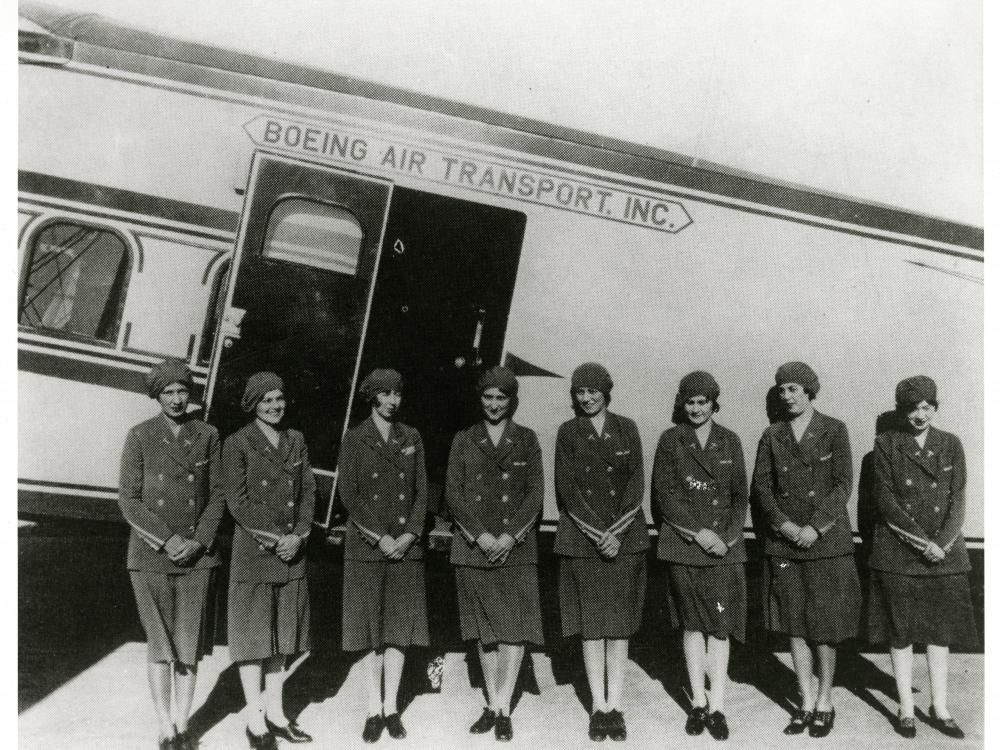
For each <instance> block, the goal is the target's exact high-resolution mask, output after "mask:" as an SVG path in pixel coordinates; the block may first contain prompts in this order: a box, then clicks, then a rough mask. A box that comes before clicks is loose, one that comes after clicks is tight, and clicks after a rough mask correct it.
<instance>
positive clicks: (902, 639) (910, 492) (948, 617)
mask: <svg viewBox="0 0 1000 750" xmlns="http://www.w3.org/2000/svg"><path fill="white" fill-rule="evenodd" d="M937 408H938V401H937V386H936V385H935V383H934V381H933V380H931V379H930V378H928V377H926V376H925V375H916V376H914V377H911V378H906V379H905V380H903V381H902V382H901V383H900V384H899V385H898V386H896V413H897V415H898V417H899V423H900V425H901V428H902V429H899V430H890V431H887V432H883V433H882V434H881V435H879V436H878V437H877V438H876V439H875V492H876V503H877V506H878V513H879V515H878V519H877V521H876V526H875V537H874V541H873V544H872V553H871V557H870V559H869V561H868V565H869V567H870V568H871V570H872V574H871V596H870V598H869V612H868V626H869V637H870V638H871V639H872V641H874V642H884V641H888V642H889V645H890V654H891V656H892V671H893V674H894V675H895V677H896V687H897V689H898V691H899V704H900V705H899V717H898V721H897V725H896V731H897V732H899V734H901V735H903V736H904V737H908V738H912V737H915V736H916V733H917V726H916V721H915V717H914V712H913V644H914V642H916V643H923V644H926V646H927V667H928V672H929V673H930V683H931V706H930V711H929V715H930V719H931V724H932V725H933V726H935V727H936V728H937V729H938V730H940V731H941V732H943V733H944V734H946V735H948V736H949V737H954V738H958V739H960V738H962V737H964V736H965V735H964V733H963V732H962V730H961V729H960V728H959V726H958V724H956V723H955V720H954V719H953V718H952V716H951V713H950V712H949V711H948V653H949V649H950V647H951V646H966V647H975V646H977V645H978V638H977V634H976V626H975V621H974V619H973V613H972V599H971V596H970V594H969V578H968V571H969V570H970V566H969V555H968V553H967V552H966V549H965V538H964V537H963V536H962V521H963V519H964V516H965V454H964V453H963V451H962V443H961V442H960V441H959V439H958V438H957V437H955V436H954V435H952V434H950V433H948V432H943V431H941V430H939V429H937V428H935V427H932V426H931V422H932V421H933V420H934V416H935V414H936V413H937Z"/></svg>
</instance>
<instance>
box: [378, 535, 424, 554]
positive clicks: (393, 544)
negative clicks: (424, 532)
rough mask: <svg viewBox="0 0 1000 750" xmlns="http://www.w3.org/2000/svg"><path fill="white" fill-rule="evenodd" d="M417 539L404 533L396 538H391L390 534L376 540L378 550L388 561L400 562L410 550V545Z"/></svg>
mask: <svg viewBox="0 0 1000 750" xmlns="http://www.w3.org/2000/svg"><path fill="white" fill-rule="evenodd" d="M416 538H417V537H416V536H415V535H414V534H412V533H410V532H409V531H405V532H403V533H402V534H400V535H399V536H398V537H395V538H394V537H392V535H390V534H384V535H383V536H382V538H381V539H379V540H378V548H379V550H380V551H381V552H382V554H383V555H385V557H386V559H388V560H402V559H403V558H404V557H405V556H406V553H407V552H408V551H409V549H410V545H411V544H413V542H414V540H415V539H416Z"/></svg>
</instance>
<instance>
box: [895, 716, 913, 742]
mask: <svg viewBox="0 0 1000 750" xmlns="http://www.w3.org/2000/svg"><path fill="white" fill-rule="evenodd" d="M896 734H898V735H899V736H900V737H906V739H908V740H912V739H913V738H914V737H916V736H917V720H916V719H915V718H913V717H912V716H898V717H896Z"/></svg>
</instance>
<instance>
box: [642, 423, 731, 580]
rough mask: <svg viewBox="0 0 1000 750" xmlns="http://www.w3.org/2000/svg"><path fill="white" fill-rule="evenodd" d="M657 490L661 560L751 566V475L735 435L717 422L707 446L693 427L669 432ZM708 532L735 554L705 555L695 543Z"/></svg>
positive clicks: (659, 459)
mask: <svg viewBox="0 0 1000 750" xmlns="http://www.w3.org/2000/svg"><path fill="white" fill-rule="evenodd" d="M652 492H653V500H654V502H656V503H657V504H658V506H659V508H660V511H661V513H662V516H663V523H662V524H661V525H660V540H659V543H658V545H657V557H659V558H660V559H661V560H668V561H670V562H674V563H682V564H684V565H698V566H707V565H731V564H733V563H741V562H746V559H747V557H746V548H745V545H744V544H743V524H744V522H745V521H746V514H747V474H746V466H745V463H744V459H743V446H742V445H741V444H740V439H739V437H737V436H736V433H735V432H732V431H731V430H727V429H726V428H725V427H723V426H722V425H719V424H715V423H714V422H713V423H712V426H711V430H710V431H709V434H708V439H707V440H706V441H705V447H704V448H702V447H701V444H700V443H699V442H698V437H697V435H696V434H695V431H694V428H693V427H691V425H688V424H680V425H678V426H676V427H671V428H670V429H669V430H666V431H665V432H664V433H663V435H661V436H660V442H659V443H658V444H657V446H656V456H655V458H654V460H653V483H652ZM702 529H709V530H711V531H714V532H715V533H716V534H718V535H719V537H720V538H721V539H722V541H724V542H725V543H726V545H727V546H728V547H729V551H728V552H727V553H726V554H725V555H723V556H722V557H716V556H715V555H710V554H708V553H707V552H705V550H703V549H702V548H701V546H700V545H699V544H698V543H697V542H695V541H694V538H695V536H696V535H697V534H698V532H699V531H701V530H702Z"/></svg>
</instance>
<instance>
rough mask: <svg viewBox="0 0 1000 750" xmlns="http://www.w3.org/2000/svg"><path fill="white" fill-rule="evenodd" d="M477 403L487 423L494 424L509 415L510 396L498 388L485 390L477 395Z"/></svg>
mask: <svg viewBox="0 0 1000 750" xmlns="http://www.w3.org/2000/svg"><path fill="white" fill-rule="evenodd" d="M479 403H480V405H481V406H482V407H483V416H484V417H485V418H486V421H487V422H492V423H493V424H496V423H497V422H500V421H501V420H503V419H504V418H505V417H506V416H507V415H508V414H509V413H510V396H508V395H507V394H506V393H504V392H503V391H501V390H500V389H499V388H487V389H486V390H485V391H483V392H482V393H481V394H479Z"/></svg>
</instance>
